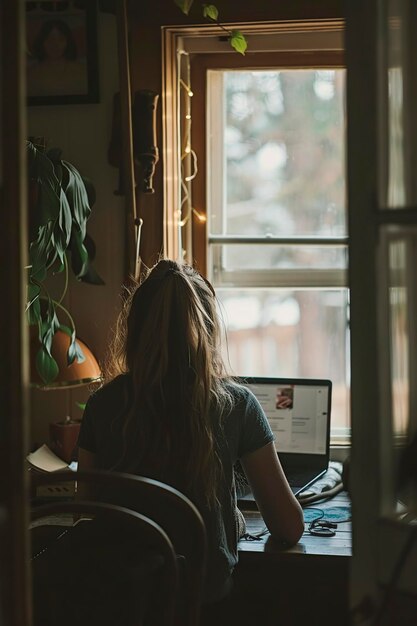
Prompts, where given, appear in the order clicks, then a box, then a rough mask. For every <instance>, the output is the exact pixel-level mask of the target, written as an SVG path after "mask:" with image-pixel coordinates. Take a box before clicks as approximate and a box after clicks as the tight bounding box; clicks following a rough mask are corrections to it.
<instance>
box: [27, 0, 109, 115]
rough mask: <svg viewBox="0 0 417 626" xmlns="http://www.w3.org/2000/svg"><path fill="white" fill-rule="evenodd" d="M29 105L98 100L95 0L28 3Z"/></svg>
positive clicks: (94, 101)
mask: <svg viewBox="0 0 417 626" xmlns="http://www.w3.org/2000/svg"><path fill="white" fill-rule="evenodd" d="M26 39H27V42H26V43H27V46H26V49H27V57H26V59H27V64H26V67H27V101H28V104H29V105H59V104H87V103H97V102H99V78H98V53H97V8H96V2H95V1H94V0H84V1H82V0H81V1H80V0H72V1H66V0H55V1H54V2H51V1H50V0H40V1H37V2H26Z"/></svg>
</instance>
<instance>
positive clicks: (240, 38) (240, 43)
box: [229, 30, 248, 54]
mask: <svg viewBox="0 0 417 626" xmlns="http://www.w3.org/2000/svg"><path fill="white" fill-rule="evenodd" d="M229 41H230V45H231V46H232V48H234V49H235V50H236V52H240V54H245V51H246V48H247V47H248V42H247V41H246V38H245V36H244V35H242V33H241V32H240V30H232V33H231V35H230V40H229Z"/></svg>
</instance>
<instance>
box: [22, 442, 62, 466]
mask: <svg viewBox="0 0 417 626" xmlns="http://www.w3.org/2000/svg"><path fill="white" fill-rule="evenodd" d="M26 460H27V461H28V463H29V464H30V465H31V466H32V467H34V468H35V469H37V470H40V471H42V472H59V471H62V470H68V469H72V468H71V467H70V466H69V465H68V464H67V463H65V461H63V460H62V459H60V458H59V457H58V456H57V455H56V454H54V453H53V452H52V450H51V449H50V448H48V446H47V445H46V444H45V443H44V444H43V446H41V447H40V448H38V449H37V450H35V452H31V453H30V454H28V455H27V457H26Z"/></svg>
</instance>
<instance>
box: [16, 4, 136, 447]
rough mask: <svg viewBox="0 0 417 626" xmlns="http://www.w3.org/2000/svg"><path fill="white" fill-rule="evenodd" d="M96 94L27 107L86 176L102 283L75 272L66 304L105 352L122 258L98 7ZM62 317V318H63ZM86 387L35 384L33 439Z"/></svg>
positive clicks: (111, 24)
mask: <svg viewBox="0 0 417 626" xmlns="http://www.w3.org/2000/svg"><path fill="white" fill-rule="evenodd" d="M98 56H99V83H100V102H99V103H98V104H77V105H60V106H31V107H28V109H27V111H28V121H27V124H28V135H33V136H44V137H46V139H47V142H48V146H49V147H59V148H61V149H62V150H63V158H64V159H65V160H67V161H70V162H71V163H73V164H74V165H75V166H76V167H77V168H78V169H79V170H80V172H81V173H82V174H83V175H84V176H86V177H87V178H89V179H90V180H91V181H92V182H93V184H94V186H95V189H96V193H97V201H96V204H95V205H94V207H93V210H92V214H91V217H90V219H89V222H88V232H89V234H90V235H91V237H92V238H93V239H94V241H95V243H96V246H97V255H96V259H95V262H94V267H95V268H96V270H97V271H98V273H99V274H100V276H101V277H102V278H103V280H104V281H105V283H106V284H105V285H104V286H95V285H88V284H85V283H80V282H78V281H77V280H76V279H75V278H74V276H73V275H71V277H70V286H69V290H68V298H67V301H66V304H67V306H68V308H69V310H70V312H71V314H72V315H73V317H74V319H75V323H76V327H77V334H78V335H79V336H80V338H81V339H83V341H85V342H86V343H87V345H88V346H89V347H90V348H91V349H92V351H93V353H94V354H95V355H96V356H97V357H98V358H99V359H102V358H103V356H104V354H105V350H106V346H107V343H108V336H109V329H110V326H111V325H112V324H113V323H114V321H115V317H116V314H117V311H118V310H119V305H120V287H121V284H122V280H123V260H124V252H123V251H124V199H123V197H118V196H115V195H114V190H115V189H116V188H117V185H118V171H117V169H116V168H114V167H111V166H110V165H108V163H107V149H108V144H109V140H110V132H111V124H112V107H113V94H114V93H115V92H116V91H118V89H119V85H118V60H117V39H116V20H115V17H114V16H112V15H107V14H102V13H99V14H98ZM62 322H63V323H65V322H64V319H62ZM88 395H89V390H88V389H87V388H85V387H83V388H80V389H78V390H74V391H62V390H59V391H49V392H43V391H38V390H34V391H33V392H32V396H31V400H32V402H31V415H32V418H31V419H32V437H31V440H32V441H31V443H32V444H34V443H43V442H47V441H48V437H49V435H48V424H49V422H51V421H59V420H60V419H62V418H63V417H65V415H66V414H68V413H69V414H70V415H72V416H73V417H76V418H80V417H81V411H80V409H79V408H77V406H76V401H79V402H85V400H86V399H87V397H88Z"/></svg>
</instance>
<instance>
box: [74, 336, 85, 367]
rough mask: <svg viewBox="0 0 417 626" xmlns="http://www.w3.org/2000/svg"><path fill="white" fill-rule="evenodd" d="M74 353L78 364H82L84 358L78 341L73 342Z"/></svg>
mask: <svg viewBox="0 0 417 626" xmlns="http://www.w3.org/2000/svg"><path fill="white" fill-rule="evenodd" d="M75 351H76V359H77V361H78V363H83V362H84V361H85V356H84V352H83V351H82V349H81V346H80V344H79V343H78V341H76V342H75Z"/></svg>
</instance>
